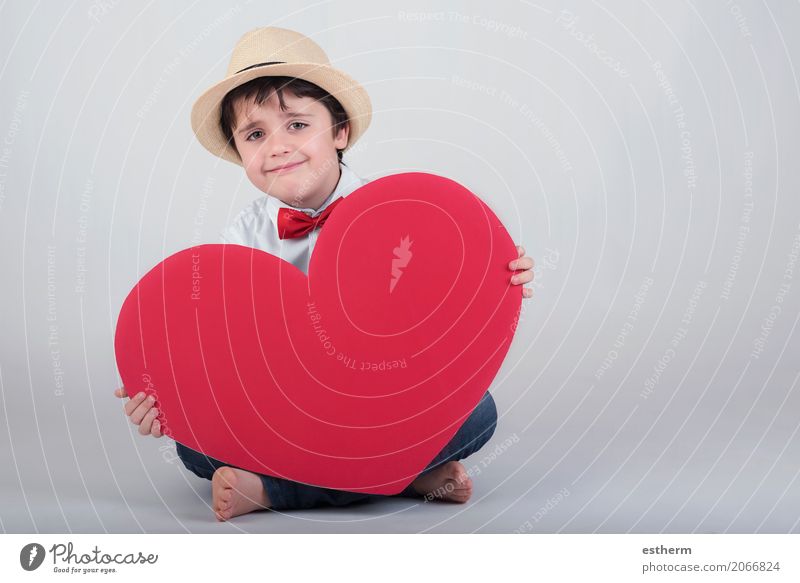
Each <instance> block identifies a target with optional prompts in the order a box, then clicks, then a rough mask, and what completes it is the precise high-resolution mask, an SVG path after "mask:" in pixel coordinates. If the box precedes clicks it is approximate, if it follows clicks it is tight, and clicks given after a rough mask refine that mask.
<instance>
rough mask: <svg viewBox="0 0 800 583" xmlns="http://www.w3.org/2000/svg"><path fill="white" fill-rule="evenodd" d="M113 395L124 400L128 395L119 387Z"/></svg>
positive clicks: (123, 388)
mask: <svg viewBox="0 0 800 583" xmlns="http://www.w3.org/2000/svg"><path fill="white" fill-rule="evenodd" d="M114 395H115V396H117V397H119V398H120V399H124V398H125V397H127V396H128V393H127V391H126V390H125V387H120V388H118V389H116V390H115V391H114Z"/></svg>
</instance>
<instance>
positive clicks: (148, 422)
mask: <svg viewBox="0 0 800 583" xmlns="http://www.w3.org/2000/svg"><path fill="white" fill-rule="evenodd" d="M114 396H116V397H119V398H120V399H124V398H125V397H127V396H128V393H127V391H126V390H125V387H120V388H119V389H117V390H116V391H114ZM154 404H155V398H154V397H153V396H152V395H150V396H149V397H147V398H146V399H145V393H144V391H142V392H141V393H138V394H137V395H136V396H135V397H133V398H132V399H131V400H130V401H128V402H127V403H125V414H126V415H127V416H128V417H129V418H130V420H131V423H133V424H134V425H138V426H139V433H140V434H142V435H152V436H153V437H161V436H162V433H161V422H160V421H159V420H158V419H156V417H157V416H158V409H157V408H156V407H154V406H153V405H154Z"/></svg>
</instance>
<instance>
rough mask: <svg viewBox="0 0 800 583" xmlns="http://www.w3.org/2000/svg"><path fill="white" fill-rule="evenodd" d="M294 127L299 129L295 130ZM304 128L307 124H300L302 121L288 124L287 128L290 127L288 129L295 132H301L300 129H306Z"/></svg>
mask: <svg viewBox="0 0 800 583" xmlns="http://www.w3.org/2000/svg"><path fill="white" fill-rule="evenodd" d="M294 126H300V127H299V128H296V127H294ZM306 126H308V124H307V123H304V122H302V121H293V122H292V123H290V124H289V127H290V128H292V129H297V130H302V129H303V128H304V127H306Z"/></svg>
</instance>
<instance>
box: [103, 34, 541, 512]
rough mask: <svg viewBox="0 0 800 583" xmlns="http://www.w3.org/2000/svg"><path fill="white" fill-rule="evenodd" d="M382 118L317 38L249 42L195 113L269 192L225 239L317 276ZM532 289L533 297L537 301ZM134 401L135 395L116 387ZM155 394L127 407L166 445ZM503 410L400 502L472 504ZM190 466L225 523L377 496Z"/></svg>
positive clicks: (201, 133) (489, 412)
mask: <svg viewBox="0 0 800 583" xmlns="http://www.w3.org/2000/svg"><path fill="white" fill-rule="evenodd" d="M371 116H372V108H371V104H370V100H369V96H368V95H367V93H366V91H365V90H364V89H363V88H362V87H361V86H360V85H359V84H358V83H356V82H355V81H354V80H353V79H352V78H350V77H349V76H348V75H346V74H345V73H343V72H341V71H338V70H336V69H334V68H333V67H331V66H330V64H329V61H328V58H327V56H326V55H325V53H324V52H323V50H322V49H321V48H320V47H319V46H318V45H317V44H316V43H314V42H313V41H312V40H311V39H309V38H307V37H304V36H303V35H301V34H299V33H297V32H294V31H290V30H285V29H280V28H272V27H270V28H262V29H256V30H253V31H251V32H249V33H247V34H245V35H244V36H243V37H242V38H241V39H240V40H239V42H238V44H237V45H236V48H235V49H234V51H233V55H232V57H231V63H230V65H229V68H228V75H227V77H226V78H225V79H224V80H223V81H222V82H220V83H217V84H216V85H214V86H213V87H211V88H210V89H209V90H207V91H206V92H205V93H203V95H201V96H200V98H199V99H198V100H197V102H196V103H195V105H194V107H193V109H192V127H193V129H194V131H195V133H196V135H197V138H198V140H199V141H200V143H201V144H203V146H204V147H206V148H207V149H208V150H209V151H211V152H212V153H213V154H215V155H217V156H220V157H222V158H224V159H226V160H229V161H231V162H234V163H235V164H239V165H241V166H243V167H244V170H245V173H246V174H247V177H248V179H249V180H250V182H252V183H253V184H254V185H255V186H256V187H257V188H258V189H259V190H261V191H262V192H264V193H265V194H266V195H267V196H266V197H262V198H260V199H258V200H256V201H255V202H253V203H252V204H250V205H249V206H248V207H247V208H245V210H244V211H242V212H241V213H240V214H239V216H238V217H237V218H236V219H235V220H234V222H233V223H232V224H231V225H230V226H229V227H228V228H227V229H226V230H225V231H224V233H223V235H222V242H224V243H235V244H238V245H246V246H251V247H255V248H258V249H261V250H263V251H266V252H268V253H272V254H273V255H276V256H278V257H281V258H282V259H284V260H286V261H288V262H290V263H292V264H294V265H295V266H296V267H298V268H299V269H301V270H303V271H304V272H305V273H308V264H309V260H310V258H311V253H312V251H313V248H314V244H315V242H316V239H317V236H318V234H319V228H321V227H322V225H323V224H324V222H325V221H326V220H327V217H328V216H329V215H330V214H331V212H333V210H334V207H335V206H336V204H337V203H338V202H340V201H341V199H342V198H344V197H345V196H347V195H348V194H350V193H351V192H353V191H354V190H356V189H357V188H358V187H359V186H361V185H362V184H364V181H362V180H361V179H359V178H358V177H357V176H356V175H355V174H354V173H353V171H352V170H350V168H349V167H348V166H346V165H345V164H344V163H343V162H342V154H343V152H344V151H345V150H347V149H348V148H349V147H351V146H352V145H353V144H354V143H355V141H356V140H357V139H358V138H359V137H360V136H361V135H362V134H363V133H364V131H365V130H366V129H367V126H368V125H369V122H370V119H371ZM517 250H518V252H519V256H518V258H517V259H515V260H513V261H511V262H510V263H509V269H510V270H512V271H513V270H515V271H519V273H517V274H515V275H514V276H513V277H512V280H511V281H512V283H514V284H524V283H528V282H530V281H531V280H532V279H533V272H532V267H533V261H532V259H531V258H530V257H523V254H524V249H522V247H518V248H517ZM531 295H532V294H531V290H530V289H527V288H523V297H526V298H527V297H531ZM115 395H116V396H117V397H120V398H123V397H127V396H128V394H127V391H126V389H125V388H124V387H122V388H120V389H117V390H116V391H115ZM153 403H154V401H153V400H152V399H151V398H148V399H147V400H145V399H144V393H139V394H137V395H135V396H134V397H133V398H132V399H131V400H130V401H128V402H127V403H126V404H125V413H126V414H127V415H128V416H129V417H130V419H131V422H133V423H134V424H136V425H138V426H139V433H141V434H142V435H153V436H154V437H161V427H160V423H159V421H158V420H157V419H156V417H157V415H158V410H157V408H156V407H154V406H153ZM496 423H497V410H496V408H495V405H494V401H493V400H492V397H491V395H490V394H489V393H488V392H487V393H486V394H485V395H484V397H483V398H482V399H481V401H480V402H479V404H478V405H477V407H476V408H475V410H474V411H473V412H472V413H471V414H470V416H469V417H468V418H467V420H466V421H465V422H464V424H463V425H462V426H461V428H460V429H459V430H458V432H457V433H456V435H455V436H454V437H453V439H452V440H451V441H450V442H449V443H448V444H447V446H445V448H444V449H443V450H442V451H441V452H440V453H439V455H437V456H436V458H434V460H433V461H432V462H431V463H430V464H429V465H428V467H427V468H426V469H425V471H424V472H422V473H421V474H420V475H419V476H418V477H417V478H416V479H415V480H414V481H413V482H412V484H411V485H410V486H409V487H408V488H406V490H405V491H403V492H402V493H401V494H400V495H402V496H412V497H413V496H425V497H426V498H427V499H434V498H435V499H440V500H446V501H451V502H459V503H463V502H466V501H467V500H469V498H470V496H471V495H472V481H471V479H470V477H469V476H468V475H467V472H466V471H465V469H464V466H463V465H462V464H461V463H460V462H459V461H458V460H460V459H463V458H465V457H467V456H469V455H470V454H472V453H474V452H475V451H477V450H478V449H480V448H481V447H482V446H483V445H484V444H485V443H486V442H487V441H488V440H489V438H490V437H491V436H492V434H493V432H494V428H495V426H496ZM176 448H177V452H178V455H179V456H180V458H181V460H182V461H183V463H184V465H185V466H186V467H187V468H188V469H189V470H191V471H193V472H194V473H195V474H197V475H198V476H201V477H204V478H208V479H210V480H211V485H212V507H213V510H214V513H215V515H216V517H217V519H218V520H221V521H223V520H228V519H230V518H232V517H234V516H238V515H240V514H244V513H247V512H251V511H253V510H259V509H265V508H274V509H297V508H310V507H314V506H319V505H325V504H329V505H335V506H342V505H346V504H350V503H353V502H356V501H360V500H366V499H370V498H374V497H375V496H374V495H370V494H358V493H353V492H342V491H337V490H330V489H326V488H318V487H314V486H309V485H306V484H301V483H297V482H291V481H289V480H284V479H280V478H275V477H272V476H262V475H258V474H254V473H252V472H248V471H245V470H242V469H240V468H234V467H229V466H227V465H225V463H224V462H222V461H219V460H214V459H212V458H209V457H207V456H205V455H204V454H202V453H200V452H196V451H193V450H191V449H189V448H187V447H185V446H184V445H182V444H180V443H176Z"/></svg>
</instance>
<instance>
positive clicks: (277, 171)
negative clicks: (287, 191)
mask: <svg viewBox="0 0 800 583" xmlns="http://www.w3.org/2000/svg"><path fill="white" fill-rule="evenodd" d="M304 162H305V160H304V161H303V162H297V163H295V164H288V165H286V166H281V167H280V168H273V169H272V170H267V174H285V173H286V172H291V171H292V170H294V169H295V168H297V167H298V166H300V165H301V164H303V163H304Z"/></svg>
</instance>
